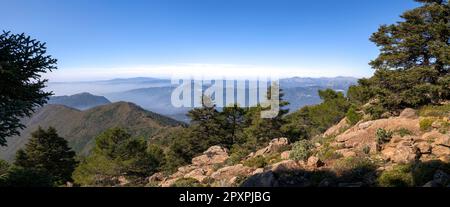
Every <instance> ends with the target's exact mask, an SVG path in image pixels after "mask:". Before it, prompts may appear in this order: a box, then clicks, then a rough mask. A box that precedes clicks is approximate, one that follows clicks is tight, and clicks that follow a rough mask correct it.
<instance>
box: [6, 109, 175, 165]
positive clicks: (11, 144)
mask: <svg viewBox="0 0 450 207" xmlns="http://www.w3.org/2000/svg"><path fill="white" fill-rule="evenodd" d="M22 123H24V124H25V126H26V128H25V129H24V130H22V131H21V135H20V136H15V137H10V138H8V139H7V140H8V146H7V147H3V148H1V149H0V158H1V159H6V160H11V159H13V157H14V155H15V152H16V151H17V150H19V149H20V148H22V147H23V146H24V145H25V144H26V143H27V141H28V139H29V138H30V133H31V132H32V131H34V130H36V129H37V128H38V127H39V126H41V127H43V128H47V127H50V126H52V127H54V128H55V129H56V130H57V131H58V134H59V135H60V136H61V137H63V138H66V139H67V141H68V142H69V145H70V147H72V148H73V149H74V150H75V151H76V152H77V153H81V154H86V153H87V152H89V150H90V149H91V148H92V146H93V144H94V138H95V137H96V136H97V135H99V134H100V133H102V132H103V131H105V130H107V129H109V128H112V127H123V128H125V129H127V130H128V131H129V132H130V133H132V134H133V135H134V136H142V137H144V138H151V137H155V136H161V137H164V134H167V133H170V131H171V130H172V129H174V128H176V127H178V126H182V125H183V123H181V122H178V121H176V120H173V119H171V118H168V117H165V116H162V115H159V114H156V113H153V112H150V111H146V110H144V109H142V108H141V107H139V106H137V105H135V104H133V103H128V102H117V103H113V104H108V105H103V106H98V107H94V108H92V109H89V110H86V111H79V110H77V109H73V108H69V107H67V106H63V105H46V106H44V107H42V108H41V109H39V110H37V111H36V113H35V114H34V115H33V116H31V117H30V118H27V119H24V120H22Z"/></svg>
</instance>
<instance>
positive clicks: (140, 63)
mask: <svg viewBox="0 0 450 207" xmlns="http://www.w3.org/2000/svg"><path fill="white" fill-rule="evenodd" d="M0 5H1V8H0V10H1V12H0V30H10V31H12V32H14V33H22V32H25V33H26V34H28V35H31V36H32V37H34V38H37V39H39V40H41V41H45V42H47V46H48V52H49V53H50V54H51V55H53V56H54V57H56V58H57V59H58V61H59V62H58V66H59V70H58V71H57V72H55V73H53V74H52V75H50V76H49V78H50V80H51V81H67V80H91V79H108V78H120V77H133V76H161V75H167V73H179V74H188V73H192V74H197V73H201V74H204V73H206V74H219V75H221V74H229V75H240V74H241V75H242V74H244V75H251V74H255V73H258V71H259V72H261V73H262V72H268V73H277V74H278V75H283V76H294V75H296V76H310V77H316V76H337V75H343V76H356V77H362V76H370V75H371V74H372V73H373V70H372V69H371V68H370V66H368V62H369V61H370V60H371V59H373V58H375V57H376V55H377V53H378V50H377V48H376V47H375V45H374V44H373V43H371V42H370V41H369V40H368V39H369V37H370V35H371V34H372V33H373V32H375V31H376V30H377V28H378V27H379V26H380V25H381V24H390V23H394V22H396V21H398V20H400V18H399V15H400V14H401V13H403V12H404V11H405V10H408V9H411V8H414V7H416V6H417V3H415V2H414V1H413V0H317V1H312V0H295V1H294V0H146V1H138V0H120V1H119V0H51V1H50V0H27V1H25V0H0Z"/></svg>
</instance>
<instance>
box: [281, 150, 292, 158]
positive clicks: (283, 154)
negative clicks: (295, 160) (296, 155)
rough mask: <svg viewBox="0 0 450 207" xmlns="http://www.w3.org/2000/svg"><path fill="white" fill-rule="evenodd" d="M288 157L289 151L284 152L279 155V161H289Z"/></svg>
mask: <svg viewBox="0 0 450 207" xmlns="http://www.w3.org/2000/svg"><path fill="white" fill-rule="evenodd" d="M290 155H291V151H284V152H282V153H281V159H283V160H287V159H289V157H290Z"/></svg>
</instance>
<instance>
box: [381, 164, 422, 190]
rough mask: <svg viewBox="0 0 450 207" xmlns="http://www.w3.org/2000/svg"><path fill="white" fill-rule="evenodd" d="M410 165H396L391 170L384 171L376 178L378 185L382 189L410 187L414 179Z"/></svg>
mask: <svg viewBox="0 0 450 207" xmlns="http://www.w3.org/2000/svg"><path fill="white" fill-rule="evenodd" d="M411 169H412V167H411V165H409V164H407V165H397V166H395V167H394V168H393V169H392V170H386V171H384V172H383V173H382V174H381V175H380V177H378V180H377V182H378V185H379V186H382V187H412V186H414V179H413V175H412V173H411Z"/></svg>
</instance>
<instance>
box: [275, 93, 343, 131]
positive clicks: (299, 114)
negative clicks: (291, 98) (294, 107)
mask: <svg viewBox="0 0 450 207" xmlns="http://www.w3.org/2000/svg"><path fill="white" fill-rule="evenodd" d="M319 95H320V97H321V98H322V100H323V102H322V103H321V104H318V105H315V106H306V107H303V108H302V109H300V110H298V111H296V112H294V113H292V114H289V115H288V116H287V117H286V121H287V123H286V124H285V125H284V126H283V127H282V130H283V131H284V132H285V133H286V134H287V135H288V136H289V137H290V138H291V140H297V139H309V138H311V137H314V136H316V135H319V134H321V133H323V132H325V131H326V130H327V129H328V128H329V127H331V126H332V125H334V124H336V123H338V122H339V121H340V120H341V119H342V118H344V117H345V115H346V113H347V111H348V110H349V108H350V103H349V102H348V100H347V99H346V98H345V96H344V94H342V93H340V92H335V91H333V90H331V89H327V90H324V91H319Z"/></svg>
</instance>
